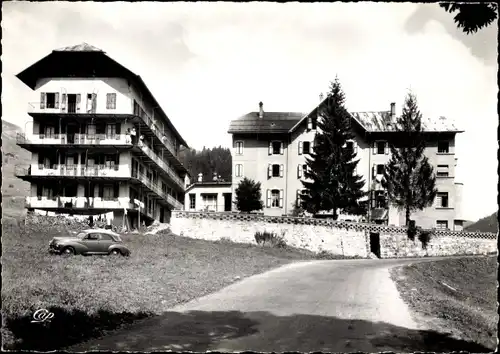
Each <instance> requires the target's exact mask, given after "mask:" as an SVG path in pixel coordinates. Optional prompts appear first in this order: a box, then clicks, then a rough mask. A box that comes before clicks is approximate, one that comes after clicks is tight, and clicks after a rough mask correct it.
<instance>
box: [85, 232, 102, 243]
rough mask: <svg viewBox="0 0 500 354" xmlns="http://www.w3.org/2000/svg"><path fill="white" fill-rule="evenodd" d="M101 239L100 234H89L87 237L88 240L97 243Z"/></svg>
mask: <svg viewBox="0 0 500 354" xmlns="http://www.w3.org/2000/svg"><path fill="white" fill-rule="evenodd" d="M100 238H101V235H100V234H94V233H92V234H88V235H87V237H86V238H85V239H86V240H93V241H97V240H99V239H100Z"/></svg>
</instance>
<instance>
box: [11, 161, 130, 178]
mask: <svg viewBox="0 0 500 354" xmlns="http://www.w3.org/2000/svg"><path fill="white" fill-rule="evenodd" d="M14 174H15V175H16V176H17V177H24V176H73V177H129V176H130V169H129V168H128V166H126V165H116V166H114V167H110V166H106V165H96V166H88V167H85V166H81V165H80V166H79V165H57V164H54V165H45V164H32V165H30V166H19V165H18V166H15V169H14Z"/></svg>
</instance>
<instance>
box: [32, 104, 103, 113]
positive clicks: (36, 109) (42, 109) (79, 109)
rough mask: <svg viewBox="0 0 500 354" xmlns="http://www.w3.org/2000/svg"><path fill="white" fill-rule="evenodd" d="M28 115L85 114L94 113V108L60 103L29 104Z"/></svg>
mask: <svg viewBox="0 0 500 354" xmlns="http://www.w3.org/2000/svg"><path fill="white" fill-rule="evenodd" d="M28 113H69V114H72V113H73V114H86V113H96V107H93V108H92V107H87V105H86V104H82V103H62V104H61V103H60V102H50V103H48V102H44V103H43V104H42V103H41V102H29V103H28Z"/></svg>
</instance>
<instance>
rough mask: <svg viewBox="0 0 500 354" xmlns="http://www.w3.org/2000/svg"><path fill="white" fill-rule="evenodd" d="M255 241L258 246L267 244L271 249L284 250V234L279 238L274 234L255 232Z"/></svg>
mask: <svg viewBox="0 0 500 354" xmlns="http://www.w3.org/2000/svg"><path fill="white" fill-rule="evenodd" d="M255 241H256V242H257V244H258V245H262V246H264V245H265V244H266V242H267V244H268V245H269V246H271V247H276V248H286V242H285V234H284V233H283V234H282V235H281V236H279V235H278V234H276V233H275V232H267V231H264V232H260V231H257V232H256V233H255Z"/></svg>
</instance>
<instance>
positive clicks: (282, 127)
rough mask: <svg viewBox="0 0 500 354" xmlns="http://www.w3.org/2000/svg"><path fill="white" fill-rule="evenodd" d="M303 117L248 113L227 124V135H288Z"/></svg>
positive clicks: (286, 114) (287, 113) (287, 114)
mask: <svg viewBox="0 0 500 354" xmlns="http://www.w3.org/2000/svg"><path fill="white" fill-rule="evenodd" d="M303 116H304V113H300V112H264V115H263V117H262V118H259V112H250V113H248V114H246V115H244V116H242V117H240V118H238V119H235V120H232V121H231V123H230V124H229V130H228V133H229V134H235V133H288V132H289V131H290V129H291V128H292V127H293V126H294V125H295V124H296V123H297V122H298V121H299V120H300V119H301V118H302V117H303Z"/></svg>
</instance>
